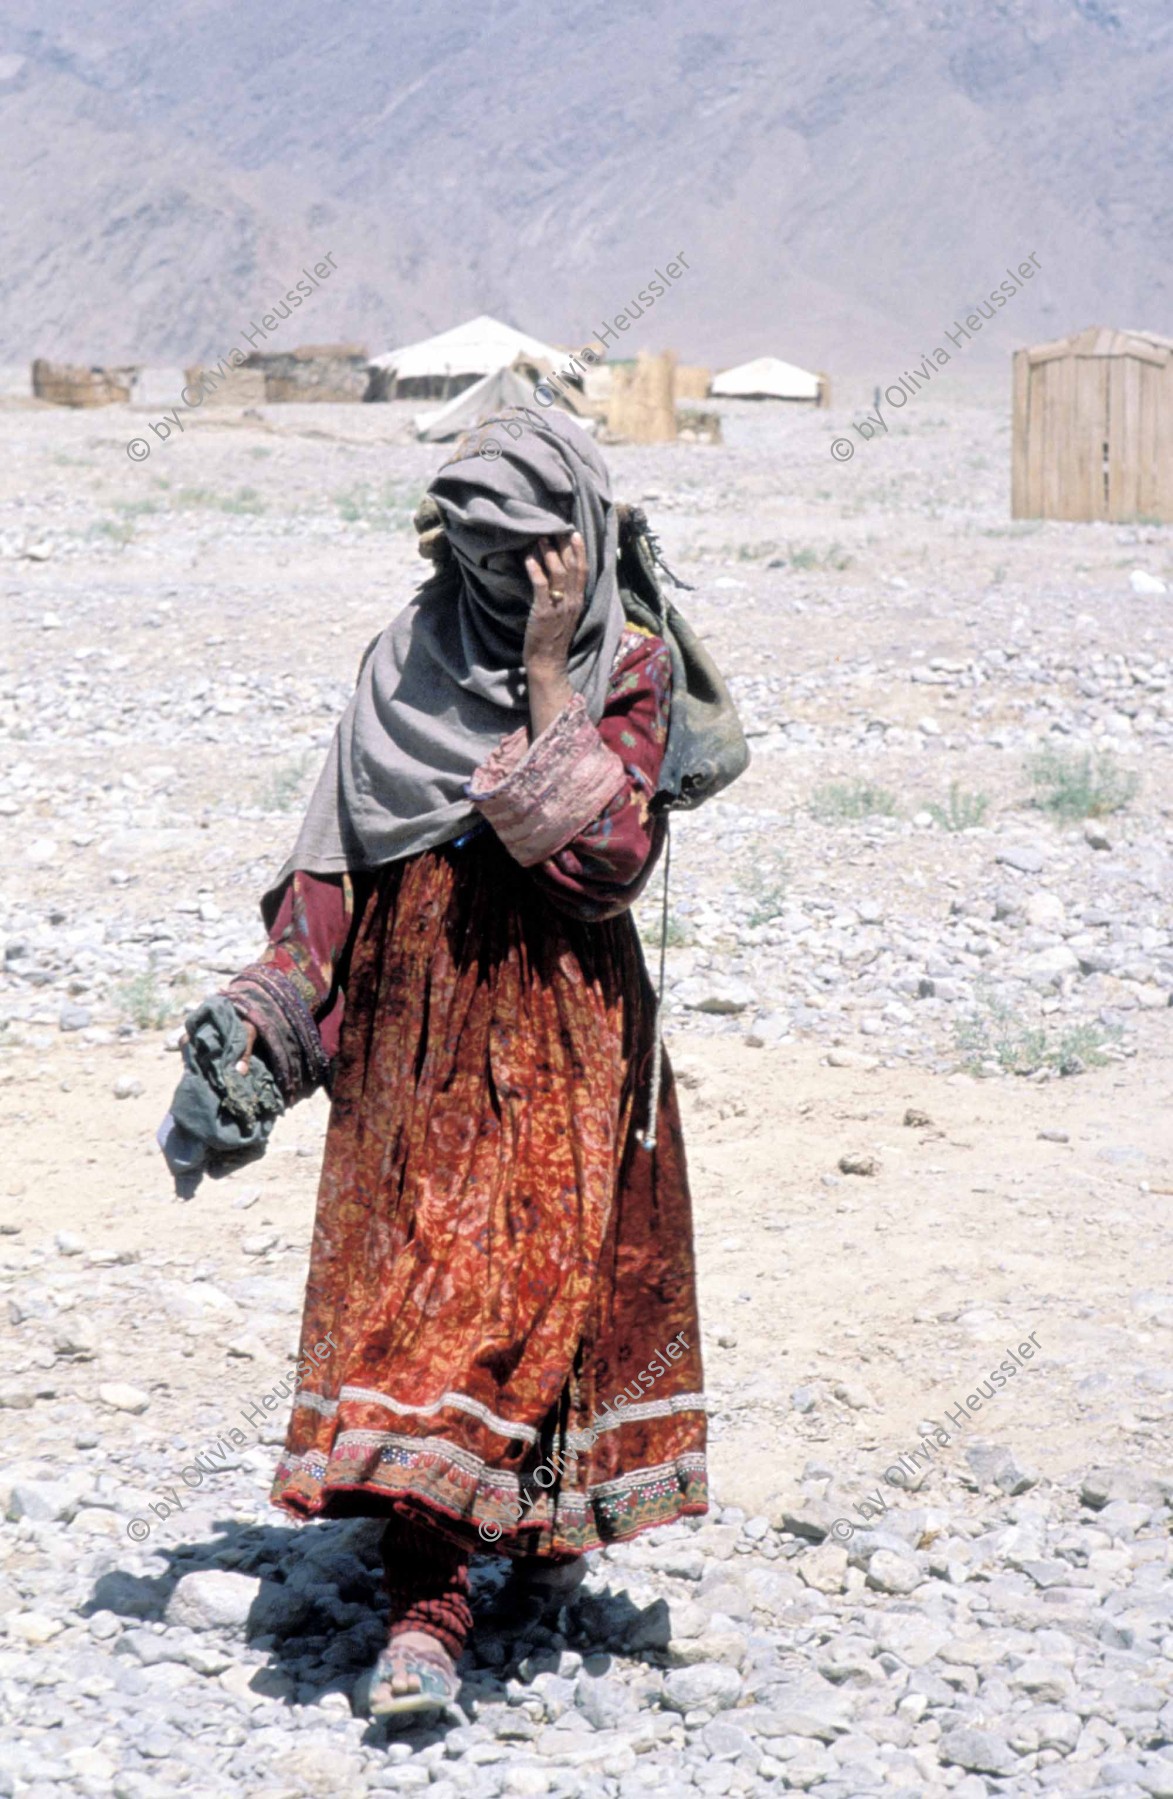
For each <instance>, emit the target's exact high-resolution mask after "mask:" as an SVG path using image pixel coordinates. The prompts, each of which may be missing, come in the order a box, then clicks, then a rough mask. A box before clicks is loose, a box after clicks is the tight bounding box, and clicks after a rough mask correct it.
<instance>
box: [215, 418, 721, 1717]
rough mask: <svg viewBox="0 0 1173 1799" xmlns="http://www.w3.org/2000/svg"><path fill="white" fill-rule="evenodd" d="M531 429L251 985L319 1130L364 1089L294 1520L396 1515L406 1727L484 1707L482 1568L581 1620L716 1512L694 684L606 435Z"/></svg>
mask: <svg viewBox="0 0 1173 1799" xmlns="http://www.w3.org/2000/svg"><path fill="white" fill-rule="evenodd" d="M514 416H515V415H514ZM510 417H511V415H504V419H503V421H499V422H502V423H504V422H505V421H507V420H510ZM508 435H509V440H510V441H509V443H508V447H507V448H506V449H505V451H504V454H503V455H502V456H501V457H500V458H499V459H498V460H492V461H490V460H488V459H487V458H485V457H483V456H479V455H477V454H476V451H475V447H474V446H473V445H472V444H470V443H468V442H467V441H466V442H465V443H463V444H461V445H460V446H458V449H457V452H456V455H455V457H454V458H453V460H452V461H450V462H448V463H446V464H445V465H444V467H443V468H442V469H441V470H440V473H439V474H438V476H437V477H436V479H435V481H434V482H433V484H432V487H431V489H430V501H429V502H425V508H424V509H422V511H423V513H424V517H423V521H422V522H423V523H424V524H427V525H429V526H430V527H431V528H430V529H429V530H428V532H427V535H426V537H425V539H424V543H423V545H422V546H421V547H422V548H424V550H425V552H426V553H431V554H434V555H435V556H436V557H437V558H438V562H439V566H438V568H437V572H436V573H435V574H434V575H433V577H432V578H431V580H429V581H428V582H426V583H425V585H424V586H423V587H422V588H421V590H420V592H419V593H418V594H417V596H416V598H415V599H414V600H413V601H412V603H411V604H410V605H409V606H408V607H407V609H406V610H405V611H404V612H403V613H402V614H400V616H399V617H398V618H397V619H396V620H394V621H393V623H392V624H391V625H390V626H388V628H387V629H386V630H385V631H384V632H383V633H382V635H381V636H380V637H379V638H377V639H376V640H375V642H374V644H372V645H371V647H370V648H369V649H368V651H367V654H366V656H365V657H364V659H363V663H362V667H361V669H360V673H359V679H358V685H357V688H356V692H355V695H354V697H353V699H352V700H351V702H350V705H349V707H348V708H347V711H346V714H345V715H344V717H343V719H342V721H341V723H340V725H339V728H338V731H337V734H336V736H335V740H334V743H333V745H332V748H331V750H330V754H329V757H328V760H327V763H326V766H325V769H324V770H323V773H322V776H321V779H320V780H319V783H318V787H317V789H316V791H315V794H314V796H313V799H312V801H311V804H310V808H309V812H308V814H307V817H306V821H305V824H304V825H303V828H302V831H301V835H300V836H299V839H298V842H297V845H296V847H295V850H294V853H293V855H292V856H291V857H290V859H289V862H288V863H287V864H286V866H285V868H284V869H283V871H282V873H281V876H280V877H279V878H278V881H277V883H276V884H275V885H274V886H273V887H272V888H271V889H270V890H269V891H268V892H267V893H266V895H265V897H264V899H263V901H262V913H263V916H264V918H265V922H266V925H267V927H268V930H269V943H268V947H267V948H266V950H265V952H264V954H263V955H262V957H261V958H260V961H259V962H258V963H256V964H254V965H252V966H251V967H250V968H248V969H245V970H243V971H242V972H241V974H240V975H238V976H237V977H236V979H235V980H234V981H233V982H232V983H231V984H230V986H229V988H228V989H227V993H228V996H229V997H230V998H231V1000H232V1002H233V1005H234V1006H235V1008H236V1010H237V1011H238V1012H239V1013H240V1015H241V1016H242V1017H243V1018H244V1019H245V1020H246V1022H247V1025H248V1027H249V1028H248V1033H247V1036H248V1044H249V1048H250V1049H251V1048H252V1045H253V1043H254V1042H258V1040H259V1042H258V1047H259V1049H260V1050H261V1051H263V1052H264V1059H265V1060H266V1061H267V1062H268V1063H269V1064H270V1066H271V1067H272V1068H273V1070H274V1072H275V1073H276V1075H277V1077H278V1080H279V1083H280V1085H281V1087H282V1090H283V1093H284V1095H285V1098H286V1100H287V1101H289V1100H292V1099H295V1098H297V1097H298V1096H299V1095H300V1094H302V1093H304V1092H306V1091H308V1090H309V1089H310V1088H311V1087H312V1086H313V1085H314V1084H315V1083H316V1082H317V1081H318V1080H320V1079H323V1078H328V1079H329V1085H330V1092H331V1110H330V1119H329V1127H328V1130H327V1136H326V1145H325V1156H324V1162H323V1168H322V1177H321V1186H320V1190H319V1197H318V1208H317V1216H316V1222H315V1228H314V1236H313V1243H312V1247H311V1252H310V1268H309V1278H308V1284H307V1290H306V1302H305V1313H304V1320H303V1325H302V1337H301V1348H300V1351H299V1355H300V1357H301V1358H302V1360H303V1362H304V1366H305V1369H306V1372H305V1374H304V1376H303V1379H302V1381H301V1384H300V1385H299V1387H298V1390H297V1394H296V1398H295V1401H294V1406H293V1412H292V1418H291V1422H290V1426H289V1433H288V1437H287V1441H286V1446H285V1452H284V1455H283V1456H282V1458H281V1461H280V1463H279V1466H278V1470H277V1475H276V1480H275V1484H274V1487H273V1494H272V1497H273V1500H274V1502H275V1503H276V1504H277V1505H279V1506H282V1507H284V1508H285V1509H286V1510H288V1511H290V1512H293V1513H294V1514H296V1515H297V1516H299V1517H305V1518H309V1517H319V1518H322V1517H328V1518H336V1517H345V1516H353V1515H355V1514H362V1515H371V1516H379V1517H385V1518H386V1520H387V1524H386V1529H385V1535H384V1564H385V1568H386V1574H387V1582H388V1586H389V1589H390V1593H391V1614H390V1630H389V1639H388V1645H387V1648H386V1649H385V1650H384V1652H383V1653H382V1655H381V1656H380V1657H379V1660H378V1663H377V1664H376V1666H375V1668H374V1669H373V1670H371V1672H370V1674H369V1675H368V1677H367V1683H366V1684H367V1701H368V1705H369V1709H370V1710H371V1712H372V1713H373V1714H375V1715H386V1714H390V1713H394V1712H407V1711H415V1710H423V1709H425V1708H428V1707H434V1706H435V1707H439V1706H443V1705H445V1704H447V1703H449V1702H450V1701H451V1700H452V1699H453V1698H454V1697H455V1695H456V1692H457V1687H458V1681H457V1676H456V1663H457V1660H458V1659H459V1656H460V1654H461V1651H462V1649H463V1646H464V1643H465V1639H466V1637H467V1635H468V1631H469V1628H470V1626H471V1621H472V1620H471V1613H470V1609H469V1598H468V1595H469V1581H468V1569H469V1562H470V1558H471V1556H472V1554H473V1553H474V1551H478V1550H480V1551H483V1550H484V1549H485V1548H486V1546H490V1547H493V1548H495V1550H496V1552H497V1553H502V1554H505V1555H508V1556H510V1557H511V1558H513V1559H514V1561H515V1563H516V1564H517V1567H518V1574H519V1578H521V1579H523V1580H525V1581H528V1582H529V1583H530V1584H531V1585H532V1586H533V1587H534V1588H535V1589H537V1590H542V1589H543V1588H545V1589H546V1590H558V1589H559V1588H561V1589H562V1590H565V1589H566V1588H568V1587H569V1586H570V1585H572V1584H573V1583H574V1581H575V1579H576V1577H577V1576H578V1575H580V1574H581V1572H582V1569H583V1567H584V1566H585V1564H584V1562H583V1560H582V1558H583V1557H584V1555H585V1554H586V1552H588V1551H589V1550H590V1549H592V1548H594V1547H596V1546H598V1545H599V1544H601V1543H605V1542H613V1541H617V1540H619V1539H622V1538H625V1537H629V1536H632V1535H634V1534H635V1533H636V1532H638V1531H642V1530H645V1529H647V1528H649V1527H650V1526H653V1525H658V1524H664V1523H668V1522H670V1521H671V1520H673V1519H677V1518H680V1517H683V1516H686V1515H688V1514H695V1513H701V1512H704V1511H705V1510H706V1506H707V1501H706V1475H705V1455H704V1448H705V1415H704V1402H703V1398H702V1393H701V1387H702V1376H701V1362H700V1352H699V1337H700V1333H699V1329H698V1326H697V1316H696V1297H695V1282H694V1267H693V1251H692V1229H691V1212H690V1201H689V1194H688V1185H687V1178H686V1172H685V1163H684V1153H683V1146H682V1143H681V1138H680V1129H679V1117H678V1112H677V1105H676V1098H675V1093H674V1089H673V1082H672V1075H671V1070H670V1069H669V1068H668V1066H667V1064H666V1063H665V1064H664V1065H663V1068H662V1078H661V1079H660V1081H659V1083H658V1089H657V1090H658V1100H657V1104H656V1120H655V1123H656V1130H655V1133H654V1135H655V1140H656V1146H655V1147H654V1148H649V1147H647V1146H646V1145H645V1143H644V1141H643V1138H642V1135H641V1133H642V1130H643V1129H644V1127H646V1126H647V1124H648V1123H649V1119H648V1117H647V1107H648V1105H649V1099H650V1093H651V1091H652V1080H651V1071H652V1062H653V1042H654V1035H655V1031H654V1013H655V1005H654V996H653V994H652V991H651V987H650V984H649V981H648V977H647V973H646V971H645V968H644V963H643V958H642V955H641V952H640V947H639V941H638V937H637V934H636V931H635V927H634V923H633V921H632V918H631V915H630V907H631V904H632V902H633V900H634V899H635V898H636V897H637V895H638V894H639V892H640V891H641V889H642V888H643V886H644V884H645V882H646V881H647V879H648V876H649V874H650V872H651V869H652V866H653V864H654V862H655V861H656V858H657V856H658V854H659V852H660V850H661V848H662V844H663V838H664V831H665V825H664V820H663V818H662V817H660V816H657V815H656V814H654V813H653V812H652V811H651V810H650V809H649V806H650V801H651V799H652V797H653V796H654V794H655V791H656V785H657V778H658V775H659V772H660V764H661V759H662V757H663V754H664V745H665V739H666V734H667V727H668V719H669V708H670V701H671V662H670V659H669V654H668V650H667V648H666V646H665V643H664V642H663V640H662V639H661V638H659V637H657V636H653V635H651V634H650V633H649V632H648V631H647V630H645V629H641V628H638V627H632V626H630V625H629V624H628V623H627V621H626V619H625V615H624V610H623V603H622V599H621V595H620V590H619V583H618V576H617V525H616V513H615V509H614V507H613V505H612V502H611V496H610V492H609V488H608V482H607V475H606V470H605V468H604V465H603V463H602V459H601V457H600V456H599V454H598V451H597V450H596V448H595V447H594V445H593V444H592V443H591V441H590V439H589V438H588V437H587V436H586V435H585V433H583V432H582V431H581V430H580V429H579V427H578V426H577V425H575V424H574V423H573V422H572V421H571V420H570V419H568V418H567V417H566V416H565V415H563V414H561V413H551V414H549V415H548V416H547V417H546V418H544V419H542V420H541V421H540V422H537V423H535V422H533V415H532V414H531V415H528V422H526V424H525V425H524V428H523V429H519V428H518V427H517V425H516V424H515V425H514V429H513V430H512V431H510V432H509V433H508ZM417 522H420V521H419V520H417ZM327 1337H329V1339H330V1341H331V1342H332V1343H333V1344H335V1345H336V1346H337V1348H336V1351H334V1352H332V1353H329V1354H328V1355H327V1356H324V1357H322V1356H319V1357H318V1358H315V1357H314V1353H313V1352H314V1349H315V1345H319V1344H321V1343H323V1342H324V1341H325V1339H326V1338H327Z"/></svg>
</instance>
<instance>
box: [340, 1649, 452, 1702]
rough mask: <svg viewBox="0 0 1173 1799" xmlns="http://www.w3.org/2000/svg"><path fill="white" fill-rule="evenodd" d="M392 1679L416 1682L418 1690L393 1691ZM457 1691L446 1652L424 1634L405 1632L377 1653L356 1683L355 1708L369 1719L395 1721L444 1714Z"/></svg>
mask: <svg viewBox="0 0 1173 1799" xmlns="http://www.w3.org/2000/svg"><path fill="white" fill-rule="evenodd" d="M429 1644H430V1647H429V1646H428V1645H429ZM395 1680H417V1681H418V1682H419V1690H418V1691H417V1692H414V1693H396V1692H393V1691H392V1686H391V1683H392V1681H395ZM380 1689H383V1690H382V1691H380ZM459 1691H460V1676H459V1675H458V1674H457V1672H456V1666H455V1663H454V1662H453V1660H452V1657H451V1656H450V1655H449V1654H448V1651H447V1650H446V1649H444V1648H443V1647H442V1645H441V1644H440V1643H438V1642H436V1640H435V1639H434V1638H428V1637H427V1635H426V1633H425V1632H423V1631H418V1632H417V1631H405V1632H404V1633H403V1635H402V1636H398V1637H392V1639H391V1641H390V1642H389V1643H388V1645H387V1647H386V1648H385V1649H383V1650H381V1651H380V1653H379V1657H378V1660H377V1661H376V1662H375V1665H374V1667H373V1668H369V1669H368V1670H367V1672H366V1673H365V1674H364V1675H363V1677H362V1679H361V1681H360V1682H359V1687H358V1688H357V1689H356V1692H355V1698H356V1702H357V1709H358V1710H359V1711H362V1712H365V1713H366V1715H367V1716H368V1717H371V1718H398V1717H408V1716H412V1715H416V1714H418V1713H420V1712H432V1711H435V1712H445V1711H447V1710H448V1708H449V1706H452V1705H455V1703H456V1696H457V1694H458V1693H459Z"/></svg>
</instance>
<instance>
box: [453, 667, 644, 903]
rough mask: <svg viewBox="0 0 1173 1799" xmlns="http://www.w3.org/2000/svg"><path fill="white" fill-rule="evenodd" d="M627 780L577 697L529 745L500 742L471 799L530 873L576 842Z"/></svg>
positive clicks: (521, 735) (519, 736) (518, 739)
mask: <svg viewBox="0 0 1173 1799" xmlns="http://www.w3.org/2000/svg"><path fill="white" fill-rule="evenodd" d="M625 778H626V777H625V774H624V769H623V764H622V762H621V761H620V759H619V757H618V756H617V755H616V754H615V752H614V750H612V749H610V748H608V746H607V744H606V742H605V741H604V739H603V738H602V736H601V735H600V733H599V732H598V731H597V730H596V729H595V727H594V725H593V724H592V723H591V721H590V719H589V718H588V716H587V710H586V706H585V705H584V703H583V700H582V697H581V695H580V694H577V693H576V694H575V696H574V698H573V699H572V700H571V702H570V704H569V705H568V706H565V707H564V708H563V709H562V711H561V712H560V713H559V714H558V716H557V718H556V719H554V721H553V723H552V724H550V725H548V726H547V727H546V729H545V730H544V731H543V732H542V733H541V735H540V736H539V737H535V738H534V741H533V743H532V744H530V745H529V746H528V747H527V745H526V733H525V731H524V730H519V731H514V732H513V734H512V736H510V737H506V738H503V739H502V741H501V743H500V744H499V745H498V746H497V748H496V749H495V750H494V751H493V753H492V755H491V756H489V757H488V758H487V760H486V761H484V762H482V764H481V766H480V767H479V768H478V769H477V771H476V773H475V774H474V776H473V778H472V780H471V781H470V783H469V788H468V794H469V798H470V799H471V800H472V802H473V804H474V805H475V806H476V808H477V810H478V811H479V812H481V813H482V814H483V815H484V817H485V818H487V819H488V821H489V823H490V824H491V825H492V827H493V829H494V830H495V831H496V833H497V835H498V837H499V838H500V839H501V841H502V843H503V844H504V845H505V848H506V849H507V850H508V851H509V853H510V855H511V856H512V857H513V858H514V860H515V861H517V862H520V864H521V866H522V867H523V868H532V867H533V866H534V864H535V863H537V862H544V861H545V860H546V858H547V856H552V855H553V854H554V853H555V851H557V850H560V849H561V848H562V846H563V845H564V844H566V843H569V842H570V840H571V838H572V837H575V836H577V835H578V832H579V831H580V830H581V829H582V828H583V826H584V825H586V824H588V823H589V822H590V820H591V819H592V818H595V817H596V816H597V815H598V813H600V812H601V811H602V809H603V808H604V806H606V805H607V804H608V802H609V801H610V800H611V799H613V798H614V796H615V794H616V793H617V792H618V790H619V788H620V787H621V786H622V785H623V782H624V780H625Z"/></svg>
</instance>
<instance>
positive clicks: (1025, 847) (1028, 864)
mask: <svg viewBox="0 0 1173 1799" xmlns="http://www.w3.org/2000/svg"><path fill="white" fill-rule="evenodd" d="M994 860H995V862H1001V863H1002V864H1003V866H1004V867H1006V868H1016V869H1017V870H1018V872H1019V874H1024V875H1037V874H1042V872H1043V869H1044V868H1045V866H1046V862H1047V858H1046V856H1045V855H1044V854H1043V851H1042V850H1041V849H1039V848H1038V847H1037V845H1035V844H1033V843H1007V844H1004V845H1003V846H1002V848H1001V849H1000V850H997V851H995V853H994Z"/></svg>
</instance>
